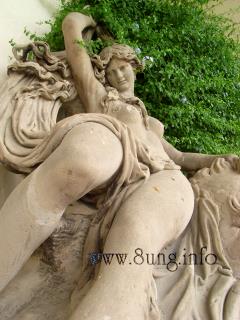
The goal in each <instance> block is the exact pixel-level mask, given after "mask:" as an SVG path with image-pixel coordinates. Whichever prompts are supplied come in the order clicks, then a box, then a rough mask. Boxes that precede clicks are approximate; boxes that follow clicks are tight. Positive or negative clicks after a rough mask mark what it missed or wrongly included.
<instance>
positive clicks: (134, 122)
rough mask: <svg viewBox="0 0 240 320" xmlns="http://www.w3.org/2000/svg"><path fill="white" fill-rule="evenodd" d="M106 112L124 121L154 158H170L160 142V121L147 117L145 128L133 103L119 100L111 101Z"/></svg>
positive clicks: (161, 133)
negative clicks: (147, 126)
mask: <svg viewBox="0 0 240 320" xmlns="http://www.w3.org/2000/svg"><path fill="white" fill-rule="evenodd" d="M107 113H108V114H109V115H110V116H112V117H114V118H116V119H118V120H120V121H121V122H123V123H125V124H126V125H127V126H128V127H129V128H130V129H131V131H132V132H133V134H134V136H135V138H136V139H137V140H139V141H141V142H142V143H143V144H144V145H146V146H147V148H148V151H149V153H150V155H151V156H152V157H153V158H154V159H156V160H158V159H159V160H169V159H170V158H169V156H168V155H167V153H166V152H165V151H164V149H163V146H162V143H161V138H162V137H163V133H164V127H163V125H162V124H161V122H159V121H158V120H156V119H153V118H152V117H149V119H148V125H149V128H146V126H145V124H144V120H143V117H142V115H141V112H140V110H139V109H138V108H137V107H135V106H134V105H131V104H128V103H126V102H123V101H120V100H116V101H111V102H110V103H109V108H108V112H107Z"/></svg>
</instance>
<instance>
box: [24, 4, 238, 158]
mask: <svg viewBox="0 0 240 320" xmlns="http://www.w3.org/2000/svg"><path fill="white" fill-rule="evenodd" d="M207 2H208V1H204V0H202V1H200V0H198V1H197V0H86V1H85V0H77V1H76V0H75V1H72V2H67V3H65V2H64V1H62V6H61V8H60V9H59V11H58V13H57V15H56V16H55V18H54V20H53V21H49V22H48V23H49V24H50V26H51V31H50V32H49V33H48V34H46V35H45V36H44V38H43V39H42V40H45V41H47V42H48V43H49V44H50V46H51V49H52V50H54V51H56V50H62V49H64V43H63V36H62V32H61V23H62V20H63V18H64V17H65V15H66V14H67V13H68V12H71V11H80V12H83V13H86V14H91V15H92V16H93V18H94V19H95V20H96V21H97V22H98V23H101V24H103V25H105V26H106V27H107V29H108V30H109V31H111V33H112V34H113V36H114V38H115V39H116V42H119V43H126V44H129V45H130V46H132V47H133V48H135V50H136V52H137V53H138V56H139V58H140V59H144V60H145V71H144V73H139V74H138V75H137V80H138V81H137V83H136V95H137V96H138V97H140V98H141V99H142V100H143V101H144V103H145V105H146V107H147V109H148V111H149V113H150V114H151V115H152V116H154V117H156V118H158V119H160V121H162V122H163V123H164V125H165V136H166V138H167V139H168V141H170V142H171V143H172V144H174V145H175V146H176V147H177V148H178V149H180V150H182V151H195V152H202V153H215V154H217V153H219V154H220V153H237V154H240V78H239V77H240V60H239V44H238V43H236V42H235V41H234V40H232V39H230V38H228V37H227V36H226V35H225V34H226V31H227V28H228V27H229V25H227V24H226V23H223V21H222V19H221V18H219V17H216V16H213V15H211V16H210V15H208V14H207V13H206V12H205V10H204V9H203V7H202V5H203V4H204V3H207ZM30 36H31V37H32V38H35V39H36V36H35V35H30ZM38 39H39V38H38ZM102 45H103V44H102V43H101V41H98V42H97V43H96V47H94V46H93V47H92V51H94V50H95V51H96V49H97V50H100V49H101V47H102Z"/></svg>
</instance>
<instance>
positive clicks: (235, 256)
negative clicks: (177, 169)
mask: <svg viewBox="0 0 240 320" xmlns="http://www.w3.org/2000/svg"><path fill="white" fill-rule="evenodd" d="M238 161H239V163H238V167H239V166H240V160H238ZM239 169H240V168H238V170H232V169H231V166H230V165H229V164H228V163H227V162H226V161H225V160H224V159H218V160H217V161H215V163H214V164H213V165H212V167H211V168H210V169H203V170H201V171H200V174H198V173H197V174H196V178H195V181H197V184H198V186H199V187H200V189H201V190H204V192H207V193H208V195H209V197H210V198H212V199H213V200H214V203H215V204H216V205H217V207H218V214H217V215H216V216H217V217H218V218H217V221H218V228H219V232H220V237H221V242H222V246H223V251H224V255H225V257H226V258H227V260H228V262H229V264H230V265H231V267H232V269H233V272H234V275H235V277H237V278H240V250H239V247H240V170H239Z"/></svg>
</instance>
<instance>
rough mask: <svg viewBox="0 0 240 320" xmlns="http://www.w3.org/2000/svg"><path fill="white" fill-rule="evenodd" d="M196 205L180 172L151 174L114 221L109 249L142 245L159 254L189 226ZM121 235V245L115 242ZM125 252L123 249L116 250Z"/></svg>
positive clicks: (108, 242)
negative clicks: (159, 251) (114, 244)
mask: <svg viewBox="0 0 240 320" xmlns="http://www.w3.org/2000/svg"><path fill="white" fill-rule="evenodd" d="M193 206H194V196H193V191H192V188H191V185H190V183H189V182H188V180H187V179H186V178H185V177H184V175H183V174H182V173H181V172H180V171H177V170H168V171H161V172H158V173H156V174H153V175H151V177H150V178H149V179H148V181H147V182H146V183H145V184H143V185H142V186H141V187H140V188H138V189H137V190H136V191H135V192H134V193H133V194H132V195H131V196H130V197H129V198H128V199H127V200H126V202H125V203H124V204H123V205H122V207H121V208H120V210H119V211H118V213H117V215H116V218H115V219H114V222H113V225H112V228H111V230H110V232H109V236H108V239H107V242H106V247H108V246H109V244H110V246H111V244H113V243H117V246H118V247H119V246H122V247H125V248H122V249H128V248H129V249H134V248H136V247H138V246H141V247H142V248H145V249H146V250H151V251H152V252H156V251H158V250H160V249H161V248H162V247H163V246H164V245H166V243H168V242H170V241H172V240H174V239H176V237H178V236H179V235H180V234H181V232H182V231H183V230H184V228H185V227H186V225H187V224H188V222H189V220H190V218H191V215H192V212H193ZM120 234H121V239H122V240H121V242H120V241H118V242H117V241H116V240H115V241H113V239H112V238H114V239H115V238H117V237H119V235H120ZM112 249H113V250H115V249H116V250H121V248H112Z"/></svg>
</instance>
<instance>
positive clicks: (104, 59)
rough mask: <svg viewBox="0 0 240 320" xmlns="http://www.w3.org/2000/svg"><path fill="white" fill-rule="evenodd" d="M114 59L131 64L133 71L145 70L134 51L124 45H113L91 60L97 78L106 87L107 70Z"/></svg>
mask: <svg viewBox="0 0 240 320" xmlns="http://www.w3.org/2000/svg"><path fill="white" fill-rule="evenodd" d="M112 58H118V59H122V60H125V61H127V62H129V63H130V64H131V65H132V67H133V69H143V65H142V64H141V62H140V60H139V59H138V58H137V56H136V53H135V52H134V50H133V49H132V48H131V47H129V46H127V45H123V44H113V45H112V46H109V47H106V48H104V49H103V50H102V51H101V53H100V54H99V55H94V56H93V57H92V58H91V61H92V64H93V69H94V74H95V77H96V78H97V79H98V80H99V81H100V82H101V83H102V84H103V85H104V86H106V85H108V83H107V79H106V76H105V74H106V73H105V70H106V68H107V66H108V64H109V63H110V61H111V59H112Z"/></svg>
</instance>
